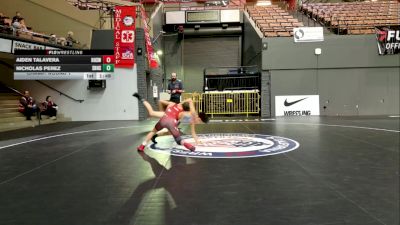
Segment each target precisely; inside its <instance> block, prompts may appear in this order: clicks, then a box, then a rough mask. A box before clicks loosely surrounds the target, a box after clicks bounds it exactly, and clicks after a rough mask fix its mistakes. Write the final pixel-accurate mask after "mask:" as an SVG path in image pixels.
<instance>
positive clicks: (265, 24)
mask: <svg viewBox="0 0 400 225" xmlns="http://www.w3.org/2000/svg"><path fill="white" fill-rule="evenodd" d="M246 10H247V12H248V13H249V15H250V17H251V18H252V19H253V20H254V22H255V23H256V25H257V27H258V28H259V29H260V30H261V32H262V33H263V34H264V36H265V37H290V36H293V28H295V27H302V26H304V25H303V23H301V22H299V20H298V19H296V18H294V17H293V16H292V15H289V13H288V11H286V10H284V9H282V8H280V7H279V6H276V5H269V6H253V7H252V6H247V7H246Z"/></svg>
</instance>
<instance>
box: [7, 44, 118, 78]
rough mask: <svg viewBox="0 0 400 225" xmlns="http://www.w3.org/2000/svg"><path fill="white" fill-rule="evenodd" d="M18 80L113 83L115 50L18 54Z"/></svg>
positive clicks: (24, 52)
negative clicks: (98, 81)
mask: <svg viewBox="0 0 400 225" xmlns="http://www.w3.org/2000/svg"><path fill="white" fill-rule="evenodd" d="M14 55H15V64H14V80H109V79H113V72H114V63H115V58H114V50H16V51H15V54H14Z"/></svg>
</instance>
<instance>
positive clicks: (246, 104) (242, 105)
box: [182, 90, 260, 117]
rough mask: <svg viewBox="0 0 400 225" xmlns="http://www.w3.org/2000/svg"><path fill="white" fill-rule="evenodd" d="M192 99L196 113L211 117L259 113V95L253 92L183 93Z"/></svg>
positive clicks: (185, 96)
mask: <svg viewBox="0 0 400 225" xmlns="http://www.w3.org/2000/svg"><path fill="white" fill-rule="evenodd" d="M182 97H183V99H187V98H192V100H193V102H194V105H195V108H196V110H197V111H198V112H204V113H206V114H209V115H211V117H214V115H246V116H247V117H248V116H249V115H250V114H259V113H260V93H259V92H258V90H255V91H232V92H209V93H184V94H183V96H182Z"/></svg>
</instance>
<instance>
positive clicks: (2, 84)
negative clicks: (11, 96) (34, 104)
mask: <svg viewBox="0 0 400 225" xmlns="http://www.w3.org/2000/svg"><path fill="white" fill-rule="evenodd" d="M0 85H1V86H3V87H5V88H7V89H8V90H10V91H12V92H14V93H16V94H18V95H20V96H24V94H22V93H21V92H20V91H18V90H17V89H14V88H12V87H9V86H7V85H6V84H4V83H3V82H0Z"/></svg>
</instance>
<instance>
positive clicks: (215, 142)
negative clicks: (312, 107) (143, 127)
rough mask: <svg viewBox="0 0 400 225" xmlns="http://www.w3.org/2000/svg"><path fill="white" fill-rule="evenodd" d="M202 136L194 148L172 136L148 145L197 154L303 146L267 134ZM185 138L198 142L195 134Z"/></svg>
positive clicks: (254, 153) (239, 154)
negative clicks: (193, 137) (188, 148)
mask: <svg viewBox="0 0 400 225" xmlns="http://www.w3.org/2000/svg"><path fill="white" fill-rule="evenodd" d="M198 136H199V139H200V140H201V141H202V143H201V144H199V145H196V151H194V152H191V151H189V150H186V149H185V148H184V147H183V146H180V145H178V144H177V143H175V141H174V139H173V138H172V136H164V137H158V138H157V141H158V143H157V144H150V145H149V146H148V147H149V148H150V149H151V150H153V151H155V152H160V153H166V154H171V155H174V156H184V157H197V158H248V157H261V156H268V155H276V154H281V153H285V152H289V151H293V150H295V149H296V148H298V147H299V143H298V142H297V141H294V140H292V139H289V138H285V137H278V136H271V135H263V134H244V133H213V134H199V135H198ZM182 138H183V139H184V140H187V141H189V142H190V143H194V140H193V139H192V138H191V136H183V137H182Z"/></svg>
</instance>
